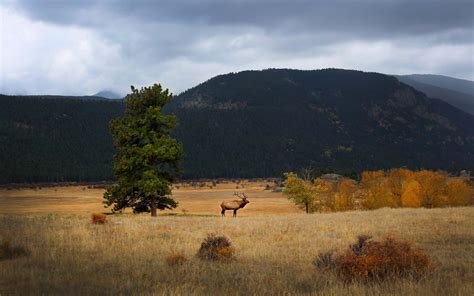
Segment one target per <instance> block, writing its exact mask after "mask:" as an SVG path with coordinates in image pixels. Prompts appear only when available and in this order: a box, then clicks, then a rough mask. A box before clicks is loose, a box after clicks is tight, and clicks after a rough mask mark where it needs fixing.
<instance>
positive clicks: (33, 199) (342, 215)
mask: <svg viewBox="0 0 474 296" xmlns="http://www.w3.org/2000/svg"><path fill="white" fill-rule="evenodd" d="M266 184H267V182H266V181H261V182H257V183H255V182H253V183H252V182H247V183H245V182H243V183H242V182H240V183H239V184H236V183H232V182H228V183H222V184H217V186H215V187H213V188H212V189H211V188H209V186H207V185H205V186H197V187H196V186H194V187H193V186H186V185H184V184H181V185H175V190H174V197H175V198H176V199H177V200H178V201H179V202H180V207H179V208H178V209H176V210H174V211H173V212H174V213H176V214H177V215H175V216H173V215H167V216H160V217H157V218H151V217H149V215H146V214H141V215H131V214H123V215H110V216H108V223H107V224H105V225H93V224H92V223H91V219H90V215H91V213H93V212H106V211H107V210H106V209H104V208H103V206H102V204H101V202H102V198H101V195H102V192H103V189H100V188H87V186H73V187H52V188H43V189H41V190H40V189H21V190H7V189H1V190H0V240H8V241H10V242H11V244H12V245H18V246H23V247H25V248H27V249H28V250H29V255H28V256H23V257H18V258H15V259H10V260H2V261H0V295H11V294H53V295H57V294H61V295H71V294H81V295H91V294H132V295H137V294H140V295H203V294H205V295H281V294H285V295H286V294H289V295H291V294H319V295H381V294H390V295H473V293H474V256H472V254H474V208H473V207H462V208H443V209H388V208H384V209H379V210H374V211H350V212H338V213H328V214H309V215H308V214H304V213H303V211H302V210H301V209H299V208H297V207H295V206H294V205H292V204H291V203H290V202H289V201H288V200H287V199H286V198H285V197H284V196H283V195H281V193H279V192H272V191H270V190H265V186H266ZM237 186H239V187H240V188H238V189H237V188H236V187H237ZM178 187H179V188H178ZM242 187H243V188H242ZM236 190H238V191H244V192H246V193H247V194H248V195H249V199H250V204H249V205H248V206H247V207H246V208H244V209H241V210H239V217H238V218H236V219H234V218H232V217H231V215H230V212H229V213H228V216H227V217H226V218H221V217H220V213H219V204H220V202H221V201H222V200H224V199H232V198H233V197H232V193H233V191H236ZM182 209H185V211H184V212H183V211H182ZM183 214H185V215H183ZM209 233H215V234H220V235H225V236H227V237H229V238H230V240H231V241H232V244H233V246H234V248H235V252H236V253H235V260H234V261H231V262H227V263H223V262H203V261H201V260H199V259H198V258H196V256H195V255H196V253H197V251H198V249H199V247H200V245H201V242H202V241H203V239H204V238H205V237H206V236H207V234H209ZM360 234H368V235H372V236H374V238H382V237H384V236H385V235H387V234H391V235H393V236H395V237H396V238H397V239H401V240H409V241H412V242H413V244H414V246H415V247H418V248H422V249H424V250H425V251H426V252H427V253H429V254H430V256H431V257H432V258H433V259H434V260H436V261H438V262H439V264H440V265H439V267H438V269H437V270H435V271H434V272H433V273H432V274H430V275H428V276H427V277H426V278H423V279H422V280H420V281H412V280H408V279H404V280H390V281H386V282H382V283H377V284H370V285H367V284H362V283H351V284H345V283H343V282H341V281H340V280H339V279H338V278H337V277H336V276H335V275H333V274H332V273H328V272H322V271H319V270H317V269H315V267H314V266H313V264H312V262H313V260H314V259H315V257H316V256H317V255H318V254H319V253H320V252H324V251H327V250H331V249H334V250H343V249H346V248H347V246H348V245H349V244H351V243H353V242H354V241H355V240H356V237H357V236H358V235H360ZM173 254H181V255H183V256H185V257H186V258H187V261H186V262H185V263H184V264H183V265H179V266H169V265H168V264H166V258H167V257H168V256H170V255H173Z"/></svg>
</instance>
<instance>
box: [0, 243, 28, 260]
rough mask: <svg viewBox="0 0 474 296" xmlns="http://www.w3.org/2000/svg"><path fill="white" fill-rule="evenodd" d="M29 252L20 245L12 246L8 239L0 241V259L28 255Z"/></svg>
mask: <svg viewBox="0 0 474 296" xmlns="http://www.w3.org/2000/svg"><path fill="white" fill-rule="evenodd" d="M29 254H30V252H29V251H28V250H27V249H26V248H24V247H21V246H12V244H11V243H10V241H8V240H4V241H2V243H0V260H8V259H15V258H18V257H22V256H28V255H29Z"/></svg>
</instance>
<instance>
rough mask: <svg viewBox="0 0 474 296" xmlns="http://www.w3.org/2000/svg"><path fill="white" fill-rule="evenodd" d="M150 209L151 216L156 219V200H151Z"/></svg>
mask: <svg viewBox="0 0 474 296" xmlns="http://www.w3.org/2000/svg"><path fill="white" fill-rule="evenodd" d="M150 208H151V216H152V217H156V200H155V199H152V200H151V205H150Z"/></svg>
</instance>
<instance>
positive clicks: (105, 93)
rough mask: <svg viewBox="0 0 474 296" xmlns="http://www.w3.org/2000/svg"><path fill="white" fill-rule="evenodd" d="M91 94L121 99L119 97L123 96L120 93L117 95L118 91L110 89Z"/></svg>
mask: <svg viewBox="0 0 474 296" xmlns="http://www.w3.org/2000/svg"><path fill="white" fill-rule="evenodd" d="M93 96H94V97H102V98H106V99H121V98H123V96H122V95H119V94H118V93H115V92H113V91H110V90H102V91H99V92H98V93H96V94H94V95H93Z"/></svg>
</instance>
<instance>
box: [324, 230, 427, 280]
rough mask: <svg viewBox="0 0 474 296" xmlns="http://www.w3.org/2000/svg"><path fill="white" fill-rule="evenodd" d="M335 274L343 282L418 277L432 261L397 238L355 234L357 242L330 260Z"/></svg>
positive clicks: (420, 276)
mask: <svg viewBox="0 0 474 296" xmlns="http://www.w3.org/2000/svg"><path fill="white" fill-rule="evenodd" d="M333 262H335V263H333V265H336V266H337V267H336V269H335V271H336V273H337V275H338V276H339V277H340V278H341V279H343V280H344V281H345V282H353V281H360V282H373V281H383V280H387V279H394V278H411V279H421V278H422V277H423V276H424V275H426V274H427V273H428V272H430V271H432V270H433V269H434V268H435V267H436V264H435V263H434V262H433V261H432V260H431V259H430V257H429V256H428V255H427V254H426V253H425V252H424V251H423V250H420V249H414V248H413V247H412V245H411V243H410V242H408V241H397V240H396V239H395V238H393V237H391V236H387V237H386V238H385V239H384V240H383V241H375V240H372V239H371V238H370V236H359V237H358V242H357V243H356V244H353V245H351V246H350V247H349V250H347V251H346V252H345V253H344V254H342V255H340V256H339V257H337V259H334V260H333Z"/></svg>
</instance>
